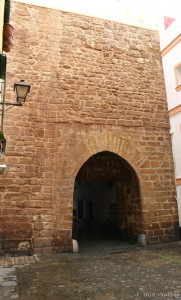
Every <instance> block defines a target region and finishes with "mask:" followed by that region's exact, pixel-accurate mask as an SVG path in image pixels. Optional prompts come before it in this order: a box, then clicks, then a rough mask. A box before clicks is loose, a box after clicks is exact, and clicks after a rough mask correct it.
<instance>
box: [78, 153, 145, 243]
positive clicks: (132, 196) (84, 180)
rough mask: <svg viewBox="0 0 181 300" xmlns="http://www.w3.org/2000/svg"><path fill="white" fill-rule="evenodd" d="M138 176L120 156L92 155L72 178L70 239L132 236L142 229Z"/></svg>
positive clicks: (109, 154) (81, 239) (110, 154)
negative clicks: (71, 230)
mask: <svg viewBox="0 0 181 300" xmlns="http://www.w3.org/2000/svg"><path fill="white" fill-rule="evenodd" d="M142 226H143V222H142V211H141V196H140V188H139V180H138V178H137V175H136V173H135V171H134V170H133V168H132V167H131V166H130V165H129V164H128V163H127V162H126V161H125V160H124V159H123V158H121V157H120V156H118V155H116V154H114V153H112V152H109V151H103V152H99V153H97V154H95V155H93V156H91V157H90V158H89V159H88V160H87V161H86V162H85V163H84V164H83V166H82V167H81V168H80V170H79V172H78V173H77V176H76V178H75V186H74V197H73V233H72V236H73V239H76V240H78V241H79V242H81V241H84V240H87V239H89V237H90V238H91V240H92V239H97V238H101V239H102V238H118V237H125V236H126V237H135V236H137V235H138V234H140V233H142V232H143V228H142Z"/></svg>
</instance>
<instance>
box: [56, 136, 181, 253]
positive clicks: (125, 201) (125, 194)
mask: <svg viewBox="0 0 181 300" xmlns="http://www.w3.org/2000/svg"><path fill="white" fill-rule="evenodd" d="M103 136H104V138H102V137H103ZM96 161H97V162H96ZM103 161H104V162H103ZM64 165H65V166H66V168H64V169H63V170H60V169H59V166H58V164H57V170H56V175H57V177H56V185H57V193H56V194H55V195H54V199H55V200H54V203H55V206H54V240H53V246H54V251H62V250H63V251H68V250H69V251H71V250H72V228H74V226H73V224H72V221H73V212H74V214H79V217H81V218H84V217H85V218H86V221H87V222H89V221H90V219H91V218H94V216H95V214H96V208H95V207H96V203H89V204H86V207H85V208H84V209H87V212H86V213H85V212H84V213H83V212H81V210H82V209H83V207H82V208H81V205H82V206H83V205H84V204H81V200H83V199H81V197H79V196H77V200H75V194H76V190H77V191H78V186H79V185H80V186H81V185H82V187H81V189H82V190H81V189H79V192H78V193H82V192H83V190H84V187H83V184H86V182H88V181H91V182H92V185H90V184H89V183H88V184H87V185H89V187H88V189H89V190H92V191H91V192H90V193H92V192H93V190H96V189H99V193H100V186H99V187H98V186H96V183H95V181H96V176H97V178H99V182H100V181H101V179H103V173H105V176H106V177H107V178H106V180H105V181H104V184H107V188H109V186H111V185H113V186H114V188H113V189H114V192H115V191H116V196H115V195H114V196H113V195H112V197H115V198H114V201H113V202H114V203H112V204H113V205H111V201H110V199H109V200H107V204H105V203H104V221H105V220H106V219H105V218H108V216H105V214H106V212H105V211H106V209H108V206H109V215H110V216H109V217H110V218H112V221H111V222H113V223H114V224H115V223H116V226H117V228H118V229H119V230H120V231H121V232H122V233H126V234H128V235H132V236H135V235H137V234H140V233H144V234H145V235H146V240H147V242H148V243H152V242H161V241H167V240H168V237H167V236H165V233H166V231H164V229H163V228H162V226H165V224H164V222H165V221H164V220H167V221H168V223H169V222H170V226H172V233H171V234H172V237H171V235H170V237H169V238H170V239H172V240H174V239H175V238H176V236H177V228H176V226H175V228H173V226H174V225H173V221H172V217H171V216H170V217H168V216H167V217H164V216H161V217H160V218H159V212H160V209H159V206H158V203H157V199H158V193H157V188H155V186H156V184H157V182H156V181H155V182H156V183H155V182H154V181H153V180H150V175H149V170H148V165H149V161H148V159H147V158H146V157H144V156H143V155H141V153H140V152H139V151H138V150H137V148H136V147H135V145H134V144H132V143H131V142H129V141H127V140H126V139H123V138H120V137H118V136H116V135H113V134H112V133H110V132H108V133H107V134H106V132H104V133H102V134H100V133H95V135H94V136H92V135H91V136H89V135H87V136H86V137H84V141H82V142H79V143H77V144H76V145H75V146H74V147H72V148H69V154H68V155H67V157H66V160H65V162H64ZM100 165H101V167H100ZM147 170H148V175H147V174H146V173H147ZM114 172H115V173H114ZM60 181H61V183H62V186H61V187H60V185H59V183H60ZM81 182H82V183H81ZM106 182H107V183H106ZM74 184H75V190H74ZM80 190H81V192H80ZM110 190H111V188H110ZM55 191H56V189H55ZM105 191H106V190H105V187H104V189H103V190H102V192H103V193H104V192H105ZM114 192H113V193H114ZM60 195H62V197H63V198H64V200H61V202H60V200H59V199H60ZM94 196H95V195H94ZM56 197H57V198H56ZM89 197H90V195H88V198H87V202H91V201H89V200H90V199H89ZM73 199H74V200H73ZM79 199H80V203H79V208H78V204H77V203H76V202H77V201H78V200H79ZM99 201H101V200H100V199H99ZM59 203H60V208H59V207H58V204H59ZM62 203H63V204H62ZM115 204H116V205H115ZM63 205H64V207H63ZM100 205H101V202H99V203H98V206H100ZM91 206H92V207H91ZM93 206H94V207H93ZM115 206H116V208H115ZM73 209H74V210H73ZM111 209H112V212H111ZM76 210H79V212H78V211H76ZM91 210H92V211H91ZM115 210H116V211H115ZM97 211H100V209H98V208H97ZM81 214H82V215H81ZM84 214H85V215H84ZM86 214H87V215H86ZM91 214H92V216H91ZM93 214H94V216H93ZM111 214H112V215H111ZM113 214H114V217H113ZM74 218H75V216H74ZM96 218H98V216H97V217H96ZM160 219H161V220H162V222H160ZM107 220H108V219H107ZM98 221H101V220H99V218H98ZM175 224H176V223H175ZM73 234H74V233H73Z"/></svg>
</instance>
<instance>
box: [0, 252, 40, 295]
mask: <svg viewBox="0 0 181 300" xmlns="http://www.w3.org/2000/svg"><path fill="white" fill-rule="evenodd" d="M37 261H39V257H38V256H20V257H18V256H17V257H9V256H8V257H0V300H11V299H16V300H19V299H20V298H19V294H18V282H17V267H18V266H26V265H29V264H32V263H36V262H37Z"/></svg>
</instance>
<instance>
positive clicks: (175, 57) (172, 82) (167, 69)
mask: <svg viewBox="0 0 181 300" xmlns="http://www.w3.org/2000/svg"><path fill="white" fill-rule="evenodd" d="M180 53H181V42H180V43H178V44H177V45H176V46H175V47H174V48H172V49H171V50H170V51H169V52H168V53H167V54H165V55H164V56H163V58H162V62H163V71H164V78H165V86H166V91H167V103H168V110H170V109H172V108H174V107H175V106H178V105H179V104H181V94H180V93H181V92H177V91H176V89H175V88H176V79H175V71H174V67H175V66H176V65H177V64H178V63H180V62H181V55H180Z"/></svg>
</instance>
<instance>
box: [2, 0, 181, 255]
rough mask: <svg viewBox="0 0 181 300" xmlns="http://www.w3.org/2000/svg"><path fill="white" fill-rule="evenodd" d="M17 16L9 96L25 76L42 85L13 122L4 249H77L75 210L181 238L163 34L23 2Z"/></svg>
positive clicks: (123, 230)
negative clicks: (161, 39) (160, 40)
mask: <svg viewBox="0 0 181 300" xmlns="http://www.w3.org/2000/svg"><path fill="white" fill-rule="evenodd" d="M11 20H12V25H13V26H14V28H15V30H14V47H13V50H12V51H11V53H10V54H8V73H7V74H8V76H7V94H6V97H7V98H8V99H11V98H12V97H13V95H12V91H11V88H10V87H11V86H12V84H13V82H14V81H18V80H19V79H20V78H24V79H25V80H26V81H28V82H29V83H30V84H31V86H32V89H31V94H30V95H29V96H28V99H27V102H26V105H24V106H23V107H21V108H14V109H13V110H10V111H9V112H8V113H7V114H6V119H5V135H6V139H7V141H8V142H7V150H6V156H4V157H3V158H2V163H5V164H6V165H7V166H8V168H7V171H6V173H5V174H4V176H3V177H1V178H0V181H1V194H0V211H1V243H2V248H3V250H4V251H5V252H27V253H28V252H29V253H32V252H34V253H41V252H43V253H51V252H60V251H72V231H73V229H74V226H73V220H74V217H75V218H76V219H79V221H80V220H82V223H86V224H90V223H96V225H97V226H101V225H102V223H104V224H103V225H105V224H106V225H114V226H116V227H117V229H118V230H119V231H120V234H121V235H122V236H131V237H133V238H136V237H137V236H138V235H139V234H145V236H146V242H147V243H158V242H169V241H175V240H177V239H178V238H179V236H178V210H177V202H176V197H175V196H176V191H175V181H174V171H173V160H172V150H171V142H170V132H169V120H168V114H167V105H166V93H165V87H164V79H163V73H162V63H161V57H160V49H159V37H158V33H157V32H156V31H154V30H149V29H146V28H140V27H135V26H130V25H126V24H121V23H116V22H112V21H107V20H103V19H97V18H93V17H88V16H83V15H79V14H73V13H69V12H62V11H59V10H54V9H50V8H43V7H38V6H33V5H29V4H24V3H18V2H12V18H11ZM90 195H92V196H90ZM110 228H111V227H110Z"/></svg>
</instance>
